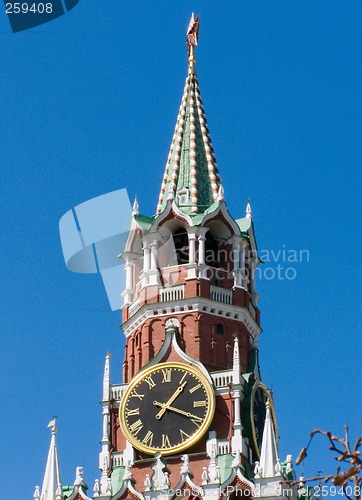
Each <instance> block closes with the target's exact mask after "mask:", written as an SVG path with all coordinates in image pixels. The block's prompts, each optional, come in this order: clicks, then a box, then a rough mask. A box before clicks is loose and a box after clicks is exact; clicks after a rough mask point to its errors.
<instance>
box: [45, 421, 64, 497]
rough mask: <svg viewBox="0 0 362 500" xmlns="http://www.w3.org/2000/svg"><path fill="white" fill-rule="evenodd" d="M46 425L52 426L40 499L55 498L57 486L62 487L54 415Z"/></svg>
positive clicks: (57, 494)
mask: <svg viewBox="0 0 362 500" xmlns="http://www.w3.org/2000/svg"><path fill="white" fill-rule="evenodd" d="M48 427H52V434H51V439H50V448H49V453H48V460H47V464H46V467H45V474H44V480H43V486H42V489H41V495H40V499H41V500H56V499H57V497H59V488H60V489H61V488H62V480H61V476H60V468H59V459H58V449H57V444H56V439H55V436H56V433H57V429H56V417H54V419H53V420H51V421H50V422H49V424H48Z"/></svg>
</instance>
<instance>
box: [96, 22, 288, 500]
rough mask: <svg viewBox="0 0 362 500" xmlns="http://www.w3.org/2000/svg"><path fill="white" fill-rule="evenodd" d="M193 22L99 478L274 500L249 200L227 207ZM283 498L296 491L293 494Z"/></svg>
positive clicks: (136, 240) (135, 255)
mask: <svg viewBox="0 0 362 500" xmlns="http://www.w3.org/2000/svg"><path fill="white" fill-rule="evenodd" d="M198 30H199V18H197V19H195V18H194V16H192V18H191V21H190V24H189V27H188V31H187V38H186V40H187V47H188V72H187V77H186V82H185V87H184V92H183V96H182V100H181V105H180V109H179V112H178V116H177V120H176V126H175V131H174V135H173V138H172V142H171V147H170V152H169V155H168V159H167V163H166V167H165V171H164V175H163V179H162V184H161V189H160V194H159V198H158V204H157V210H156V214H155V215H154V216H147V215H144V214H141V213H140V209H139V205H138V202H137V200H136V201H135V202H134V206H133V213H132V221H131V226H130V231H129V236H128V239H127V242H126V245H125V249H124V252H123V254H122V255H121V258H122V259H123V261H124V263H125V271H126V288H125V290H124V292H123V299H124V304H123V308H122V329H123V331H124V334H125V337H126V342H125V351H124V362H123V383H122V384H111V383H110V375H109V358H108V357H107V359H106V366H105V376H104V387H103V401H102V406H103V439H102V451H101V453H100V468H101V470H102V477H101V480H100V483H97V484H96V487H97V488H96V489H97V491H96V496H97V495H98V496H100V497H104V498H106V497H107V495H108V497H109V498H114V499H117V500H118V499H126V498H130V497H132V498H140V499H143V498H150V499H151V498H152V499H153V498H156V497H159V495H160V494H162V495H166V496H167V497H168V498H177V496H182V497H185V496H190V495H191V496H193V497H194V498H200V499H201V498H204V497H212V498H220V497H222V496H228V497H230V498H233V495H234V496H244V497H250V496H269V497H275V498H277V497H279V496H280V494H279V490H275V489H274V490H273V494H270V492H269V493H268V495H262V494H258V493H257V489H256V484H257V483H258V481H259V483H260V482H261V483H263V482H264V483H265V482H266V483H267V484H269V483H270V482H271V483H272V484H273V485H274V484H276V485H279V486H280V480H281V479H282V478H283V477H282V476H283V475H284V476H286V475H287V474H289V475H290V474H292V468H291V461H290V460H289V462H288V461H287V462H285V463H283V464H281V463H280V461H279V457H278V451H277V439H278V435H277V429H276V419H275V413H274V409H273V401H272V397H271V394H270V392H269V391H268V389H267V387H266V386H265V385H264V384H263V383H262V382H261V380H260V374H259V365H258V337H259V334H260V333H261V327H260V313H259V308H258V301H259V296H258V294H257V291H256V283H255V269H256V267H257V266H258V265H259V264H260V260H259V258H258V252H257V246H256V240H255V233H254V225H253V221H252V212H251V207H250V203H248V204H247V208H246V213H245V216H244V217H241V218H237V219H235V218H234V217H232V216H231V215H230V213H229V211H228V209H227V205H226V202H225V198H224V189H223V185H222V181H221V177H220V175H219V169H218V165H217V163H216V158H215V155H214V151H213V146H212V142H211V138H210V134H209V130H208V125H207V121H206V116H205V111H204V108H203V105H202V100H201V95H200V88H199V83H198V77H197V74H196V58H195V48H196V46H197V44H198ZM289 496H291V493H290V492H289Z"/></svg>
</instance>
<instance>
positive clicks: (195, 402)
mask: <svg viewBox="0 0 362 500" xmlns="http://www.w3.org/2000/svg"><path fill="white" fill-rule="evenodd" d="M202 406H206V401H194V408H201V407H202Z"/></svg>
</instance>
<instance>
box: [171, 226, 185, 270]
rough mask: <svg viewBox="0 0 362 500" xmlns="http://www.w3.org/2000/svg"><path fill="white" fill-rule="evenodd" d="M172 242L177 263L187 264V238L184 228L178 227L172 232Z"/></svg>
mask: <svg viewBox="0 0 362 500" xmlns="http://www.w3.org/2000/svg"><path fill="white" fill-rule="evenodd" d="M173 243H174V245H175V251H176V256H177V264H178V265H180V264H187V263H188V261H189V239H188V235H187V231H186V229H185V228H183V227H180V228H179V229H177V231H175V232H174V233H173Z"/></svg>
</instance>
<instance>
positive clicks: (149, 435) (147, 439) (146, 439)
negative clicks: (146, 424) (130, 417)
mask: <svg viewBox="0 0 362 500" xmlns="http://www.w3.org/2000/svg"><path fill="white" fill-rule="evenodd" d="M152 440H153V432H151V431H148V432H147V434H146V435H145V437H144V438H143V439H142V443H143V444H146V445H148V446H152Z"/></svg>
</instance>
